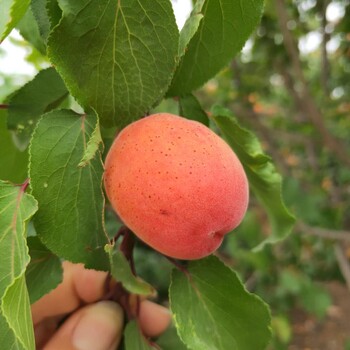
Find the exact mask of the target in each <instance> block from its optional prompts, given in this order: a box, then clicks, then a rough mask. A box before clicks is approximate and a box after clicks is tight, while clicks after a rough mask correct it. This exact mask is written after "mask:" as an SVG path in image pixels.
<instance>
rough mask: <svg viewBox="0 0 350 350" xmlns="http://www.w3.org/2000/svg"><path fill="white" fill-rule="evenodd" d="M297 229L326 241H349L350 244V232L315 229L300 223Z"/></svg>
mask: <svg viewBox="0 0 350 350" xmlns="http://www.w3.org/2000/svg"><path fill="white" fill-rule="evenodd" d="M296 227H297V228H298V229H299V230H301V231H302V232H303V233H305V234H308V235H312V236H317V237H321V238H325V239H331V240H336V241H348V242H350V231H344V230H339V231H338V230H331V229H325V228H321V227H313V226H309V225H308V224H306V223H304V222H302V221H298V222H297V224H296Z"/></svg>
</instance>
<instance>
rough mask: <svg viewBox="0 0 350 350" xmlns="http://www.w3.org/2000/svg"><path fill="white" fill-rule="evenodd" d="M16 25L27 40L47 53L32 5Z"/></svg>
mask: <svg viewBox="0 0 350 350" xmlns="http://www.w3.org/2000/svg"><path fill="white" fill-rule="evenodd" d="M16 27H17V29H18V30H19V32H20V33H21V35H22V36H23V38H24V39H25V40H27V41H28V42H29V43H31V44H32V45H33V46H34V47H35V48H36V49H37V50H38V51H39V52H40V53H41V54H42V55H46V47H45V43H44V41H43V39H42V37H41V36H40V32H39V27H38V24H37V22H36V20H35V18H34V15H33V12H32V10H31V8H30V7H28V9H27V12H26V13H25V15H24V16H23V17H22V19H21V20H20V21H19V22H18V24H17V26H16Z"/></svg>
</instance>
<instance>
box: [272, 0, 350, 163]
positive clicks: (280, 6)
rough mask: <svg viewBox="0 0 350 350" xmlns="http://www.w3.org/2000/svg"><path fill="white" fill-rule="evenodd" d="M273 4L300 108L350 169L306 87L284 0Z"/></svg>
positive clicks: (349, 159)
mask: <svg viewBox="0 0 350 350" xmlns="http://www.w3.org/2000/svg"><path fill="white" fill-rule="evenodd" d="M275 3H276V11H277V17H278V22H279V26H280V28H281V32H282V35H283V41H284V46H285V48H286V51H287V53H288V55H289V58H290V60H291V63H292V67H293V71H294V76H295V79H296V81H298V82H299V83H300V87H301V88H300V91H297V90H295V92H296V94H297V95H298V99H300V101H301V108H302V109H303V112H304V113H305V115H306V116H307V117H308V118H309V119H310V121H311V122H312V124H313V125H314V127H315V128H316V130H317V131H318V132H319V133H320V136H321V138H322V140H323V143H324V145H325V146H326V147H327V148H328V149H329V150H330V151H331V152H332V153H333V154H334V155H335V156H336V157H337V158H338V159H339V160H340V161H341V162H342V164H344V165H347V166H348V167H350V156H349V155H348V154H347V152H346V147H345V145H344V144H343V142H341V140H339V139H337V138H336V137H335V136H334V135H332V134H331V133H330V132H329V130H328V129H327V127H326V125H325V123H324V120H323V116H322V114H321V112H320V110H319V109H318V107H317V105H316V102H315V100H314V98H313V96H312V94H311V92H310V89H309V87H308V83H307V81H306V78H305V75H304V72H303V69H302V65H301V60H300V56H299V51H298V47H297V44H296V42H295V40H294V37H293V35H292V34H291V32H290V31H289V29H288V26H287V23H288V21H289V18H288V14H287V10H286V4H285V3H284V0H275ZM294 86H295V84H293V88H294ZM294 95H295V94H294ZM300 101H299V102H300ZM298 105H300V103H298Z"/></svg>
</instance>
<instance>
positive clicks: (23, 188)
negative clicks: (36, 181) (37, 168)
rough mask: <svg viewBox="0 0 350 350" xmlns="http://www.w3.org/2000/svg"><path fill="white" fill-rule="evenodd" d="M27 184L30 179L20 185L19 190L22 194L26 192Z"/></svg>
mask: <svg viewBox="0 0 350 350" xmlns="http://www.w3.org/2000/svg"><path fill="white" fill-rule="evenodd" d="M29 182H30V179H29V178H27V179H26V180H25V181H24V182H23V184H21V189H20V191H21V192H22V193H24V192H25V191H26V189H27V187H28V185H29Z"/></svg>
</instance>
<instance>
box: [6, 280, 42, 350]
mask: <svg viewBox="0 0 350 350" xmlns="http://www.w3.org/2000/svg"><path fill="white" fill-rule="evenodd" d="M1 306H2V314H3V315H4V316H5V318H6V320H7V323H8V324H9V326H10V328H11V329H12V330H13V332H14V334H15V337H16V338H18V339H19V341H20V342H21V343H22V344H23V345H24V347H25V348H26V349H33V350H34V349H35V341H34V332H33V323H32V314H31V311H30V302H29V296H28V290H27V286H26V280H25V277H24V275H21V277H19V278H17V279H16V280H15V281H14V282H13V284H12V285H11V286H10V287H9V288H8V289H7V291H6V293H5V295H4V297H3V300H2V305H1Z"/></svg>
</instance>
